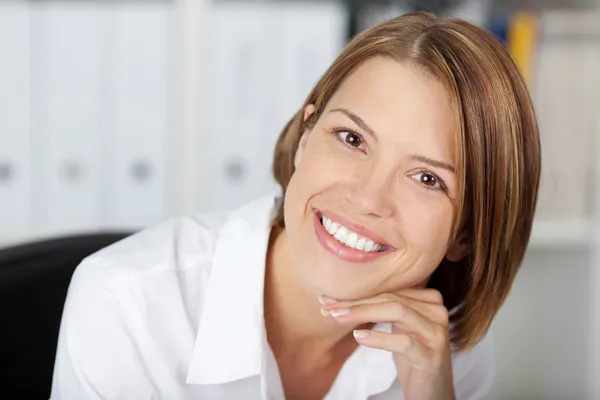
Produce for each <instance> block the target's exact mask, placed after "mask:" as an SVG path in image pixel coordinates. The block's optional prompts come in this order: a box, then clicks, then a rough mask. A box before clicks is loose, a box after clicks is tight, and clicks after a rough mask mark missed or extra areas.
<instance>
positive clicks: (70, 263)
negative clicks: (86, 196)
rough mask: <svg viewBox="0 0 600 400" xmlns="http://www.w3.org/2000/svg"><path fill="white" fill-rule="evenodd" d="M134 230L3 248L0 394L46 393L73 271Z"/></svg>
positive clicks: (0, 260)
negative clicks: (89, 256) (97, 252)
mask: <svg viewBox="0 0 600 400" xmlns="http://www.w3.org/2000/svg"><path fill="white" fill-rule="evenodd" d="M130 234H131V233H124V232H111V233H102V234H89V235H77V236H68V237H61V238H56V239H50V240H44V241H36V242H30V243H26V244H22V245H18V246H13V247H9V248H5V249H0V398H15V397H8V395H9V394H10V395H13V396H14V395H15V394H18V395H19V396H20V397H19V398H27V399H38V398H39V399H48V398H49V397H50V387H51V383H52V372H53V368H54V358H55V355H56V345H57V340H58V332H59V328H60V320H61V317H62V311H63V306H64V302H65V298H66V295H67V289H68V287H69V282H70V281H71V276H72V275H73V272H74V271H75V268H76V267H77V265H79V263H80V262H81V261H82V260H83V259H84V258H85V257H87V256H88V255H90V254H93V253H95V252H96V251H98V250H100V249H102V248H104V247H106V246H108V245H110V244H112V243H115V242H117V241H119V240H121V239H123V238H125V237H127V236H129V235H130Z"/></svg>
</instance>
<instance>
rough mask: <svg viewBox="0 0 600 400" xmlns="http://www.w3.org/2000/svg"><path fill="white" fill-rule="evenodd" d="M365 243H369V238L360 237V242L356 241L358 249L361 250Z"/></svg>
mask: <svg viewBox="0 0 600 400" xmlns="http://www.w3.org/2000/svg"><path fill="white" fill-rule="evenodd" d="M365 243H367V239H365V238H360V239H358V242H356V250H361V251H362V250H364V249H365Z"/></svg>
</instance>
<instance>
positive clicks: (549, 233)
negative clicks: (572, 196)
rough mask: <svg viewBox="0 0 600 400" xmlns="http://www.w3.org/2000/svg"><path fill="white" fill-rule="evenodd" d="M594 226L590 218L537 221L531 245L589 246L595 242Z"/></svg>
mask: <svg viewBox="0 0 600 400" xmlns="http://www.w3.org/2000/svg"><path fill="white" fill-rule="evenodd" d="M594 234H595V231H594V226H593V224H592V222H591V219H590V220H579V219H573V220H565V221H535V222H534V223H533V231H532V233H531V240H530V241H529V247H530V248H534V249H540V248H560V247H587V246H591V245H592V244H593V239H594Z"/></svg>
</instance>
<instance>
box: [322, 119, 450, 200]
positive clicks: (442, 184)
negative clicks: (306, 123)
mask: <svg viewBox="0 0 600 400" xmlns="http://www.w3.org/2000/svg"><path fill="white" fill-rule="evenodd" d="M331 132H332V133H333V134H334V135H335V138H336V139H337V140H338V141H339V142H340V143H342V144H343V145H344V146H346V147H347V148H349V149H350V150H359V151H362V150H361V149H359V148H358V147H354V146H350V145H349V144H348V143H346V142H345V141H344V140H342V138H341V137H340V135H339V134H340V133H342V132H348V133H351V134H353V135H355V136H357V137H358V138H359V139H360V141H361V143H362V144H363V145H364V143H365V140H364V139H363V136H362V135H361V134H360V133H358V132H356V131H355V130H354V129H351V128H346V127H343V126H340V127H335V128H332V129H331ZM363 152H364V151H363ZM418 174H427V175H431V176H433V177H434V178H435V180H436V181H437V182H438V184H439V187H437V188H435V187H431V186H427V185H425V184H424V183H422V182H421V181H418V183H419V185H421V186H423V187H424V188H425V189H428V190H441V191H442V192H444V193H446V194H447V193H448V186H446V183H445V182H444V180H443V179H442V178H440V177H439V176H438V175H436V174H434V173H433V172H431V171H429V170H426V169H424V170H420V171H419V172H417V173H416V174H413V175H412V176H414V175H418Z"/></svg>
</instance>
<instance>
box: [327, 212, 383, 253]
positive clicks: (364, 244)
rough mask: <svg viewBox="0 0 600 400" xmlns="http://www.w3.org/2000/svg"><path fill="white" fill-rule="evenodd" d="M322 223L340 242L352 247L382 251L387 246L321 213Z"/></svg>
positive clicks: (367, 251) (368, 250) (361, 249)
mask: <svg viewBox="0 0 600 400" xmlns="http://www.w3.org/2000/svg"><path fill="white" fill-rule="evenodd" d="M321 225H323V226H324V227H325V230H326V231H327V233H329V234H330V235H331V236H333V237H334V238H335V239H336V240H337V241H338V242H340V243H342V244H343V245H344V246H347V247H350V248H352V249H356V250H360V251H364V252H366V253H370V252H377V251H381V249H383V248H384V247H385V245H383V244H381V243H377V242H375V241H374V240H371V239H369V238H366V237H364V236H360V235H358V234H357V233H355V232H353V231H352V230H350V229H349V228H346V227H345V226H344V225H342V224H340V223H339V222H333V221H332V220H330V219H329V218H327V217H326V216H324V215H321Z"/></svg>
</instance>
